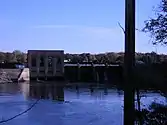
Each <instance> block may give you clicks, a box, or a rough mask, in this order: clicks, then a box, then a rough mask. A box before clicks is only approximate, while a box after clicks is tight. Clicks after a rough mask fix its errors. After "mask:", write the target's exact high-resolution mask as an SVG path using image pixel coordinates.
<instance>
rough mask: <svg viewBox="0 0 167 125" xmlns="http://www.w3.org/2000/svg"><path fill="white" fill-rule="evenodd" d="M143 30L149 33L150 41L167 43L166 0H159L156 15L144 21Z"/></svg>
mask: <svg viewBox="0 0 167 125" xmlns="http://www.w3.org/2000/svg"><path fill="white" fill-rule="evenodd" d="M143 31H144V32H149V33H150V34H151V38H152V42H153V44H154V45H156V44H162V45H166V44H167V1H166V0H161V3H160V5H159V7H158V9H157V10H156V17H155V18H151V19H149V20H147V21H145V27H144V28H143Z"/></svg>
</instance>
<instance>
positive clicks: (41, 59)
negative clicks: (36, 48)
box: [40, 56, 44, 67]
mask: <svg viewBox="0 0 167 125" xmlns="http://www.w3.org/2000/svg"><path fill="white" fill-rule="evenodd" d="M40 67H44V57H42V56H41V57H40Z"/></svg>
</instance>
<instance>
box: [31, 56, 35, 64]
mask: <svg viewBox="0 0 167 125" xmlns="http://www.w3.org/2000/svg"><path fill="white" fill-rule="evenodd" d="M31 65H32V67H36V57H35V56H31Z"/></svg>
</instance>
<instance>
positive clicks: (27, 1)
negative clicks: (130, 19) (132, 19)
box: [0, 0, 166, 53]
mask: <svg viewBox="0 0 167 125" xmlns="http://www.w3.org/2000/svg"><path fill="white" fill-rule="evenodd" d="M159 2H160V0H136V27H137V28H139V29H140V28H142V27H143V26H144V20H147V19H148V18H149V17H153V16H154V12H153V11H152V10H153V6H156V5H157V4H159ZM124 4H125V0H0V41H1V47H0V51H13V50H15V49H18V50H21V51H24V52H26V51H27V50H28V49H63V50H64V51H65V52H69V53H83V52H90V53H101V52H119V51H124V34H123V32H122V30H121V29H120V27H119V26H118V22H120V23H121V25H122V26H124ZM149 39H150V38H149V34H145V33H141V32H136V51H137V52H151V51H155V50H157V52H158V53H166V48H165V47H160V46H158V47H154V46H152V44H151V43H150V42H149Z"/></svg>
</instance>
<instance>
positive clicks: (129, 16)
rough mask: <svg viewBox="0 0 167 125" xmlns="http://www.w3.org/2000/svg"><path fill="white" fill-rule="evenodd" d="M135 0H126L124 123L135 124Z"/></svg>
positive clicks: (125, 124) (126, 124) (127, 124)
mask: <svg viewBox="0 0 167 125" xmlns="http://www.w3.org/2000/svg"><path fill="white" fill-rule="evenodd" d="M134 63H135V0H125V55H124V69H125V70H124V71H125V89H124V125H134V119H135V106H134V84H135V83H134V82H133V78H134V77H133V68H134Z"/></svg>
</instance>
